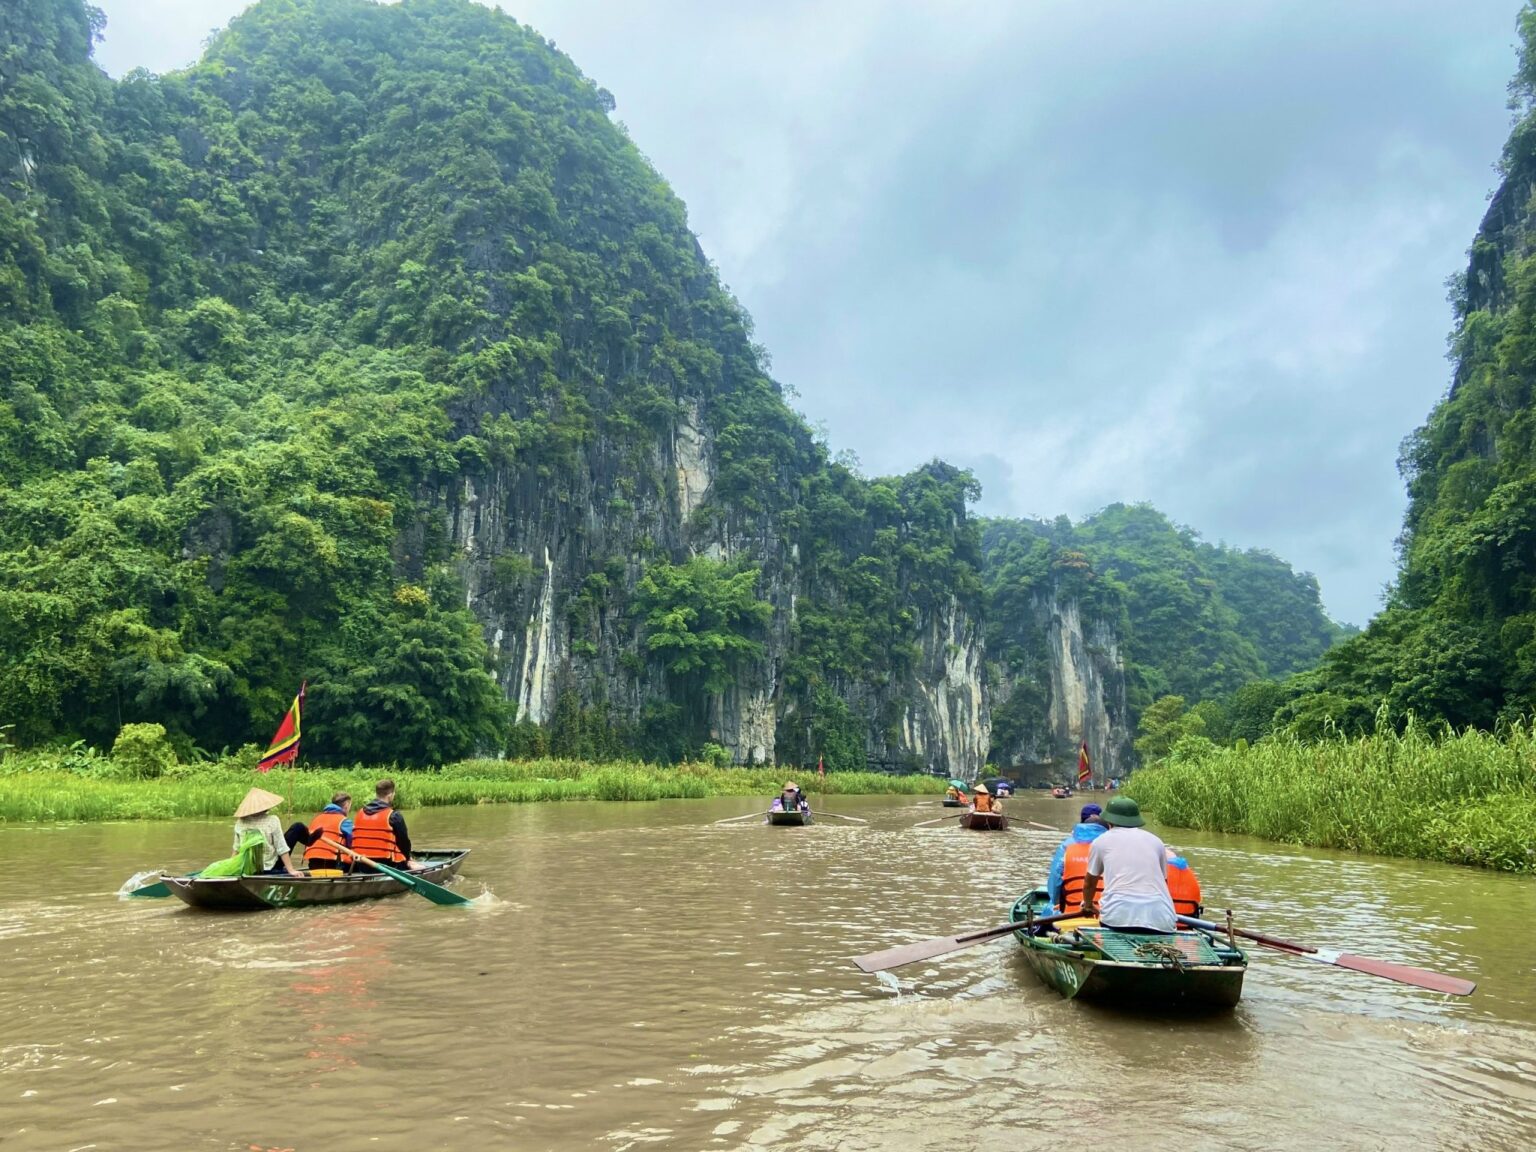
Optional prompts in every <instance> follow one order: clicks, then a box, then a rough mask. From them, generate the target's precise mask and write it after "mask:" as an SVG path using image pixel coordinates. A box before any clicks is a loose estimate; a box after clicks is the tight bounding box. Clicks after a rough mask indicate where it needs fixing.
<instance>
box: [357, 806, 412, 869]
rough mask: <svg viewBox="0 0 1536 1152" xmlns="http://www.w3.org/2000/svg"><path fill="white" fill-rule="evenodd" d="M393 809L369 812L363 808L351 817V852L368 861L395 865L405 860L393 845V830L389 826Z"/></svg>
mask: <svg viewBox="0 0 1536 1152" xmlns="http://www.w3.org/2000/svg"><path fill="white" fill-rule="evenodd" d="M393 812H394V809H393V808H379V809H377V810H375V811H373V812H369V811H368V810H367V809H366V808H364V809H363V810H362V811H361V812H359V813H357V814H356V815H354V816H353V817H352V851H354V852H358V853H361V854H362V855H364V856H366V857H368V858H369V859H370V860H383V861H384V862H385V863H388V864H396V863H399V862H400V861H402V860H404V859H405V854H404V853H403V852H401V851H400V846H399V845H398V844H396V843H395V830H394V829H393V828H391V827H390V826H389V817H390V814H391V813H393Z"/></svg>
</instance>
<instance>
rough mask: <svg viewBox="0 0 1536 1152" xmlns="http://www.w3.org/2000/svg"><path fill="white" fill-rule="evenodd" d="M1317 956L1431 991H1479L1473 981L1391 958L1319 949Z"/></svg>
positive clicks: (1456, 993)
mask: <svg viewBox="0 0 1536 1152" xmlns="http://www.w3.org/2000/svg"><path fill="white" fill-rule="evenodd" d="M1316 959H1318V960H1322V961H1323V962H1324V963H1329V962H1332V963H1333V964H1335V965H1337V966H1338V967H1340V968H1348V969H1350V970H1351V971H1354V972H1364V973H1365V974H1366V975H1368V976H1380V977H1381V978H1382V979H1384V980H1396V981H1397V982H1398V983H1399V984H1411V985H1413V987H1415V988H1426V989H1428V990H1429V991H1431V992H1444V993H1446V994H1447V995H1450V996H1470V995H1472V993H1473V992H1474V991H1476V990H1477V985H1476V984H1475V983H1474V982H1473V981H1471V980H1463V979H1461V978H1460V977H1458V976H1447V975H1446V974H1445V973H1443V972H1431V971H1430V970H1429V969H1427V968H1415V967H1413V966H1412V965H1409V964H1394V963H1392V962H1391V961H1390V960H1372V959H1371V958H1370V957H1369V956H1352V955H1350V954H1349V953H1348V952H1338V953H1329V952H1319V953H1318V954H1317V956H1316Z"/></svg>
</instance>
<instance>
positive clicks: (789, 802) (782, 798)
mask: <svg viewBox="0 0 1536 1152" xmlns="http://www.w3.org/2000/svg"><path fill="white" fill-rule="evenodd" d="M810 810H811V802H810V801H809V800H807V799H806V798H805V794H804V793H803V792H801V791H800V785H798V784H796V783H795V782H794V781H793V780H791V781H789V782H788V783H786V784H785V785H784V791H782V792H780V793H779V794H778V795H777V796H775V797H774V798H773V803H772V804H770V805H768V811H770V812H809V811H810Z"/></svg>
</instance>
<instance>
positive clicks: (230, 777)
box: [0, 754, 945, 823]
mask: <svg viewBox="0 0 1536 1152" xmlns="http://www.w3.org/2000/svg"><path fill="white" fill-rule="evenodd" d="M60 763H61V762H60V761H59V760H58V758H54V759H52V760H50V759H49V758H48V756H47V755H46V754H28V755H25V756H18V755H15V754H13V755H11V756H9V757H7V758H6V759H4V760H0V823H18V822H44V821H98V820H169V819H176V818H184V817H225V816H228V815H229V814H230V813H231V812H233V811H234V809H235V806H236V805H237V804H238V803H239V802H240V798H241V797H242V796H244V795H245V792H246V790H247V789H248V788H250V787H251V786H252V785H253V784H261V785H262V786H263V787H265V788H268V789H270V790H272V791H273V792H277V793H280V794H281V795H283V796H285V797H286V796H288V795H289V794H290V792H291V794H292V799H293V807H294V809H295V810H297V811H301V812H303V811H316V810H318V809H319V808H320V807H321V806H322V805H323V804H325V803H326V801H328V800H329V799H330V798H331V795H332V794H333V793H335V792H337V791H343V790H344V791H347V792H350V793H351V794H352V795H353V796H354V797H357V798H359V799H361V798H363V797H367V796H372V795H373V783H374V781H375V780H377V779H379V778H380V777H381V776H390V777H392V778H393V779H394V780H395V783H396V785H397V787H398V789H399V795H400V801H401V804H402V805H403V806H404V807H405V808H407V809H409V808H430V807H437V806H441V805H448V804H529V803H538V802H545V801H559V800H668V799H678V798H687V799H701V798H703V797H707V796H762V797H763V798H764V804H765V805H766V803H767V798H768V797H770V796H772V795H774V794H776V793H777V792H778V790H779V788H780V787H781V786H782V785H783V783H784V780H785V778H786V776H785V770H784V769H782V768H775V769H764V768H756V769H753V768H716V767H713V766H711V765H705V764H680V765H668V766H657V765H650V764H637V763H613V764H596V763H589V762H586V761H579V760H522V761H512V760H469V761H465V762H463V763H458V764H450V765H447V766H445V767H443V768H441V769H434V770H429V771H407V770H403V769H395V768H387V767H377V766H373V767H369V766H365V765H355V766H353V767H351V768H344V769H300V770H298V771H296V772H293V773H291V774H290V773H289V772H287V771H284V770H282V769H278V770H276V771H274V772H272V773H271V774H270V775H268V776H258V775H256V774H254V773H252V772H251V771H249V770H248V769H246V768H242V767H232V766H229V765H217V764H214V765H202V766H197V767H194V768H186V767H182V768H180V769H178V770H177V772H176V773H175V775H170V776H163V777H160V778H158V779H151V780H134V779H120V778H115V777H114V776H113V774H112V772H111V769H110V765H108V764H106V763H105V761H104V760H102V759H100V758H98V759H96V760H94V761H93V762H92V764H91V766H90V771H91V773H92V774H82V773H80V772H75V771H70V770H68V769H67V768H64V767H61V766H60ZM104 765H105V767H104ZM944 783H945V782H944V781H942V780H938V779H935V778H933V777H927V776H885V775H881V774H879V773H873V772H831V773H828V774H827V779H826V791H827V792H828V793H829V794H841V795H851V794H869V793H902V794H907V793H912V794H917V793H924V794H927V793H939V792H942V791H943V790H944ZM800 784H801V786H802V787H803V788H805V789H806V790H807V791H808V792H810V793H811V794H812V799H813V802H814V799H815V793H816V792H817V791H819V790H820V781H819V780H818V779H817V777H816V775H815V774H814V773H812V774H811V775H810V776H809V777H807V778H804V779H801V780H800Z"/></svg>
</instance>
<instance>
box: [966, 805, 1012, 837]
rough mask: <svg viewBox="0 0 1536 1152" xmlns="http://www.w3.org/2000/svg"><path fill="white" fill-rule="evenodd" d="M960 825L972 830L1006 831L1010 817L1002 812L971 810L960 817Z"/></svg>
mask: <svg viewBox="0 0 1536 1152" xmlns="http://www.w3.org/2000/svg"><path fill="white" fill-rule="evenodd" d="M960 827H962V828H969V829H970V830H971V831H972V832H1006V831H1007V830H1008V817H1007V816H1004V815H1003V814H1002V813H1001V812H977V811H974V810H972V811H970V812H967V813H966V814H965V815H964V816H961V817H960Z"/></svg>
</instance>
